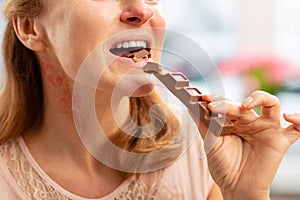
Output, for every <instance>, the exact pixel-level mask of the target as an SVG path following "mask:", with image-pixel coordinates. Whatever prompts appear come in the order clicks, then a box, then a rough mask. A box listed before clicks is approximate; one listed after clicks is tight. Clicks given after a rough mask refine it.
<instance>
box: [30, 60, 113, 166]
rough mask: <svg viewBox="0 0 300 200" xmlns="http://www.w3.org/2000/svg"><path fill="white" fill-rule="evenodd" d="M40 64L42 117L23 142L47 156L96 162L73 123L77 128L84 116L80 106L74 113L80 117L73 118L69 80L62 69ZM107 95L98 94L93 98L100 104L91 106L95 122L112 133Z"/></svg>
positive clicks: (82, 161) (81, 161) (71, 88)
mask: <svg viewBox="0 0 300 200" xmlns="http://www.w3.org/2000/svg"><path fill="white" fill-rule="evenodd" d="M41 67H42V70H41V71H42V77H43V87H44V118H43V122H42V126H40V127H39V128H38V129H35V130H32V131H30V132H28V133H26V134H24V139H25V141H26V143H27V144H28V146H29V147H32V148H34V147H36V148H37V149H44V150H45V152H47V154H48V155H49V156H57V155H60V157H61V158H62V159H70V160H72V162H76V163H78V164H80V165H82V163H91V162H93V163H98V162H97V161H95V159H94V158H93V157H92V156H91V155H90V154H89V153H88V152H87V150H86V149H85V147H84V146H83V144H82V142H81V140H80V138H79V136H78V132H77V129H76V126H77V128H78V126H85V124H84V121H85V120H86V119H85V115H84V113H83V111H84V110H81V111H79V112H78V113H76V115H75V116H77V117H78V116H82V117H79V118H78V119H75V120H74V116H73V114H74V112H73V111H72V91H73V81H72V80H71V79H70V78H69V77H68V76H67V75H66V74H65V73H64V72H63V71H61V70H58V69H56V68H54V67H53V66H52V65H49V64H45V63H43V64H42V66H41ZM76 98H77V99H76ZM76 98H75V99H73V100H75V101H80V97H76ZM110 99H111V98H110V95H109V94H107V95H101V98H97V99H96V102H97V105H101V107H100V106H97V105H96V106H95V107H96V109H97V111H96V113H97V117H98V121H99V124H100V125H101V127H102V129H103V130H104V131H105V133H107V134H112V133H113V132H115V131H116V130H117V126H116V125H114V124H115V123H114V120H113V116H112V114H111V113H112V111H111V106H110V102H111V101H110ZM80 118H81V119H80ZM75 121H76V126H75V123H74V122H75ZM79 128H80V127H79ZM81 128H82V127H81ZM62 147H63V148H62ZM87 160H88V162H87Z"/></svg>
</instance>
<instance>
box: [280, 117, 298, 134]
mask: <svg viewBox="0 0 300 200" xmlns="http://www.w3.org/2000/svg"><path fill="white" fill-rule="evenodd" d="M283 117H284V119H285V120H286V121H288V122H290V123H292V124H293V125H292V126H293V128H294V129H296V130H297V131H298V132H299V133H300V113H285V114H284V115H283Z"/></svg>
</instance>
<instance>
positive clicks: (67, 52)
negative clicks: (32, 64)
mask: <svg viewBox="0 0 300 200" xmlns="http://www.w3.org/2000/svg"><path fill="white" fill-rule="evenodd" d="M48 2H49V5H48V6H49V8H48V9H47V12H46V13H45V14H44V15H43V16H41V18H40V19H39V23H40V24H42V25H43V27H44V29H43V30H44V33H45V38H46V39H45V41H46V43H47V49H46V54H45V55H46V56H43V58H44V60H42V61H43V62H46V63H49V62H50V63H52V64H53V63H54V64H55V65H58V66H60V67H62V68H63V70H64V71H65V72H66V74H67V75H68V76H69V77H70V78H71V79H74V78H75V77H76V74H77V72H78V69H79V67H80V65H81V63H82V61H83V60H84V59H85V58H86V56H87V55H88V54H89V53H90V52H91V51H92V50H93V49H94V48H95V47H96V46H97V45H99V44H101V43H103V42H105V45H104V46H103V47H104V54H105V55H104V56H106V58H107V59H108V60H113V62H112V63H111V65H110V67H109V69H108V70H109V71H110V72H107V73H106V74H107V75H106V77H105V79H106V82H108V83H111V84H112V85H113V84H115V83H116V82H117V81H118V79H119V78H120V77H121V76H122V74H124V73H126V71H128V70H130V69H134V68H139V67H141V66H142V65H145V64H146V62H147V60H146V59H144V60H142V61H140V62H137V63H135V62H133V61H132V60H131V59H129V58H125V57H126V56H125V55H124V56H123V57H119V55H120V52H123V50H125V49H127V50H131V48H135V47H142V48H145V47H146V48H148V49H149V48H152V50H150V51H151V55H152V58H153V60H154V61H158V60H159V56H160V50H159V51H155V50H154V49H160V48H161V45H162V41H163V37H164V35H163V34H161V33H160V32H161V31H156V29H155V28H160V29H161V28H165V21H164V18H163V17H162V15H161V11H160V5H159V4H160V2H159V0H59V1H48ZM132 30H134V32H132ZM128 31H131V32H128ZM111 38H112V39H111ZM106 41H107V42H106ZM128 45H129V46H128ZM128 47H129V48H128ZM112 52H113V53H112ZM115 54H116V55H115ZM112 58H113V59H112ZM104 82H105V81H104ZM108 85H109V84H108Z"/></svg>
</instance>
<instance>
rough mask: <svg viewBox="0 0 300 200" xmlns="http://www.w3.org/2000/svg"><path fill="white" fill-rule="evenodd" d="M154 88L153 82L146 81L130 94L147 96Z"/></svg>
mask: <svg viewBox="0 0 300 200" xmlns="http://www.w3.org/2000/svg"><path fill="white" fill-rule="evenodd" d="M153 89H154V84H153V83H148V84H145V85H142V86H141V87H139V88H138V89H136V90H135V91H134V92H133V94H132V95H131V96H132V97H144V96H148V95H149V94H151V93H152V92H153Z"/></svg>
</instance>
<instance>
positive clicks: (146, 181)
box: [0, 138, 163, 200]
mask: <svg viewBox="0 0 300 200" xmlns="http://www.w3.org/2000/svg"><path fill="white" fill-rule="evenodd" d="M22 143H23V144H22ZM24 148H25V149H24ZM26 151H28V152H26ZM24 152H25V153H24ZM0 156H1V157H2V158H3V160H4V161H5V162H6V164H7V166H8V169H9V171H10V173H11V174H12V176H13V178H14V180H15V181H16V183H17V185H18V186H19V187H20V188H21V190H22V191H23V192H24V193H25V195H26V196H27V197H28V198H29V199H32V200H49V199H55V200H71V199H81V200H88V198H83V197H79V196H77V195H75V194H72V193H70V192H68V191H66V190H65V189H63V188H62V187H61V186H59V185H58V184H57V183H55V182H54V181H53V180H52V179H51V178H50V177H49V176H47V174H46V173H45V172H44V171H43V170H42V169H41V168H40V167H39V166H38V164H36V163H35V161H34V159H33V158H32V157H31V154H30V153H29V150H28V149H27V147H26V145H25V143H24V141H23V139H22V138H20V139H19V140H11V141H8V142H6V143H5V144H3V145H1V146H0ZM162 174H163V171H162V170H161V171H158V172H153V173H147V174H142V175H141V176H140V177H139V178H131V179H128V180H125V181H124V182H123V183H122V184H121V185H120V186H119V187H118V188H117V189H116V190H114V191H113V192H112V193H111V194H109V195H107V196H105V197H103V198H100V199H101V200H104V199H115V200H124V199H126V200H134V199H139V200H152V199H155V195H156V193H157V191H158V186H159V183H160V180H161V178H162Z"/></svg>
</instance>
